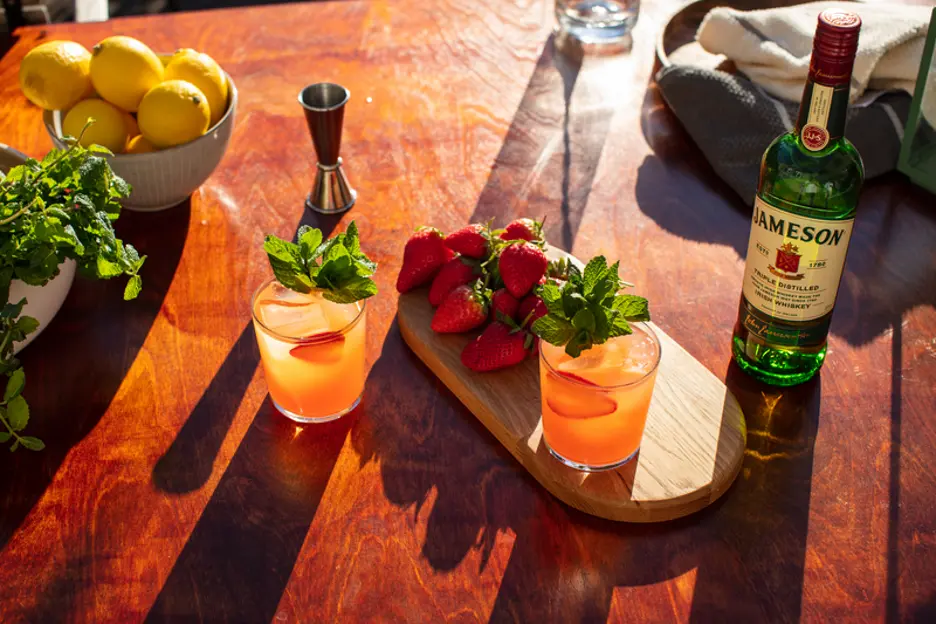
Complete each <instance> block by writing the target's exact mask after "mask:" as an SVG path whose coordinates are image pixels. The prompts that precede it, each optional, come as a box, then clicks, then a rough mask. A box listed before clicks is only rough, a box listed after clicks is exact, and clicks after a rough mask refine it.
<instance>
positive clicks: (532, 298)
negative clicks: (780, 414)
mask: <svg viewBox="0 0 936 624" xmlns="http://www.w3.org/2000/svg"><path fill="white" fill-rule="evenodd" d="M547 314H549V310H547V309H546V304H545V303H543V300H542V299H540V298H539V297H537V296H536V295H534V294H533V293H530V294H529V295H527V296H526V297H524V298H523V301H521V302H520V307H518V308H517V321H518V322H520V323H522V324H523V326H524V327H529V326H530V325H532V324H533V322H534V321H535V320H536V319H538V318H539V317H541V316H546V315H547Z"/></svg>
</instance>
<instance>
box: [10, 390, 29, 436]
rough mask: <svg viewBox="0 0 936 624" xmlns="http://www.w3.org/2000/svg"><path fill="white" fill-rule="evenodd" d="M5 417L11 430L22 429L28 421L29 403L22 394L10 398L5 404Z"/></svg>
mask: <svg viewBox="0 0 936 624" xmlns="http://www.w3.org/2000/svg"><path fill="white" fill-rule="evenodd" d="M6 419H7V422H8V423H9V424H10V428H11V429H13V431H22V430H23V429H25V428H26V425H27V424H28V423H29V405H27V404H26V399H24V398H23V396H22V395H17V396H15V397H13V398H12V399H10V401H9V402H8V403H7V406H6Z"/></svg>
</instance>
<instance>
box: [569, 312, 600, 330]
mask: <svg viewBox="0 0 936 624" xmlns="http://www.w3.org/2000/svg"><path fill="white" fill-rule="evenodd" d="M572 327H574V328H575V329H582V330H585V331H589V332H591V331H595V315H594V314H592V313H591V310H589V309H588V308H582V309H581V310H579V311H578V312H576V313H575V316H574V317H572Z"/></svg>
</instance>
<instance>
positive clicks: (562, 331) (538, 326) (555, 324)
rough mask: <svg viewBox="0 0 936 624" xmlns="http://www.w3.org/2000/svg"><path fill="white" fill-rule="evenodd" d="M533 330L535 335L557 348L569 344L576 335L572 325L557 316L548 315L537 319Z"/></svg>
mask: <svg viewBox="0 0 936 624" xmlns="http://www.w3.org/2000/svg"><path fill="white" fill-rule="evenodd" d="M531 329H532V330H533V333H534V334H536V335H537V336H539V337H540V338H542V339H543V340H545V341H546V342H548V343H549V344H553V345H556V346H562V345H564V344H566V343H567V342H569V339H571V338H572V336H573V334H574V333H575V329H574V328H573V327H572V323H570V322H569V321H567V320H566V319H564V318H562V317H561V316H558V315H555V314H547V315H546V316H541V317H540V318H538V319H536V320H535V321H534V322H533V326H532V327H531Z"/></svg>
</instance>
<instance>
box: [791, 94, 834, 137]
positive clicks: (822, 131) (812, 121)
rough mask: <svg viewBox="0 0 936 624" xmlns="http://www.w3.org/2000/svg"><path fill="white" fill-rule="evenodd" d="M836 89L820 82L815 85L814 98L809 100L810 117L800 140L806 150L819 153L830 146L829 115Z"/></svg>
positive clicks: (801, 132)
mask: <svg viewBox="0 0 936 624" xmlns="http://www.w3.org/2000/svg"><path fill="white" fill-rule="evenodd" d="M834 94H835V89H834V88H833V87H829V86H826V85H823V84H819V83H818V82H816V83H813V89H812V97H810V99H809V115H808V116H807V118H806V123H805V124H804V125H803V129H802V130H801V131H800V139H802V141H803V145H805V146H806V149H808V150H811V151H813V152H818V151H819V150H821V149H822V148H824V147H825V146H826V145H828V144H829V129H828V125H829V113H830V112H831V110H832V96H833V95H834Z"/></svg>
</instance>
